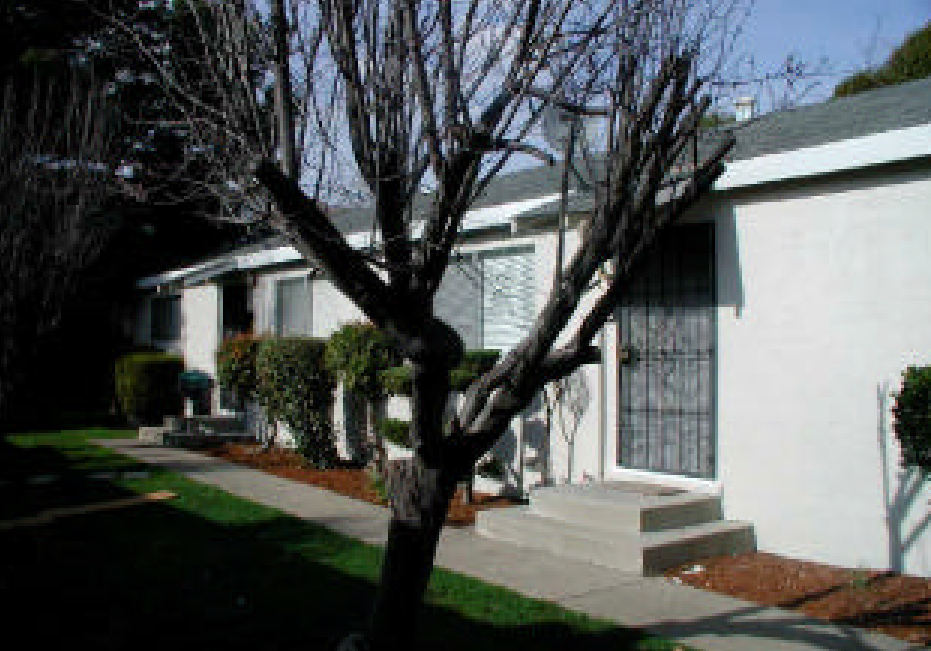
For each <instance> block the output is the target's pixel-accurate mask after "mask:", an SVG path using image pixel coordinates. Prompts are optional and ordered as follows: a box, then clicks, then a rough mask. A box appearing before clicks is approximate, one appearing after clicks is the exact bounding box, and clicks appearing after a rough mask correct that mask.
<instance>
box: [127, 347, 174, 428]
mask: <svg viewBox="0 0 931 651" xmlns="http://www.w3.org/2000/svg"><path fill="white" fill-rule="evenodd" d="M182 371H184V360H183V359H182V358H181V357H179V356H177V355H171V354H168V353H163V352H136V353H129V354H127V355H123V356H122V357H120V358H119V359H117V360H116V364H115V366H114V384H115V391H116V399H117V402H118V403H119V405H120V409H121V410H122V412H123V414H124V415H125V416H126V418H127V419H128V420H129V421H130V422H131V423H134V424H139V425H153V424H157V423H159V422H161V420H162V419H163V418H164V417H165V416H169V415H178V414H180V413H181V407H182V396H181V391H180V389H179V386H178V377H179V376H180V375H181V372H182Z"/></svg>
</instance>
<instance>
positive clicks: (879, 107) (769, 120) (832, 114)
mask: <svg viewBox="0 0 931 651" xmlns="http://www.w3.org/2000/svg"><path fill="white" fill-rule="evenodd" d="M929 123H931V77H929V78H927V79H920V80H918V81H912V82H908V83H905V84H900V85H898V86H888V87H886V88H880V89H877V90H874V91H870V92H866V93H861V94H859V95H853V96H851V97H842V98H839V99H832V100H828V101H827V102H824V103H822V104H814V105H811V106H804V107H801V108H797V109H792V110H786V111H780V112H778V113H770V114H768V115H764V116H762V117H760V118H758V119H756V120H752V121H750V122H747V123H745V124H742V125H738V126H737V127H736V128H735V130H734V134H735V135H736V136H737V145H736V147H735V148H734V150H733V151H732V152H731V159H732V160H745V159H748V158H755V157H757V156H765V155H767V154H775V153H779V152H785V151H792V150H794V149H802V148H804V147H814V146H817V145H823V144H827V143H830V142H838V141H841V140H849V139H851V138H859V137H863V136H868V135H872V134H874V133H882V132H884V131H894V130H897V129H906V128H908V127H914V126H918V125H921V124H929Z"/></svg>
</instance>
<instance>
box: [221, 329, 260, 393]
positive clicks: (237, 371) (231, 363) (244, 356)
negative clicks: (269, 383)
mask: <svg viewBox="0 0 931 651" xmlns="http://www.w3.org/2000/svg"><path fill="white" fill-rule="evenodd" d="M259 342H260V340H259V339H258V338H256V337H254V336H252V335H238V336H236V337H233V338H231V339H227V340H226V341H224V342H223V343H221V344H220V346H219V348H217V353H216V359H217V384H219V385H220V386H221V387H222V388H224V389H227V390H229V391H232V392H233V395H234V396H235V397H236V400H237V401H243V400H249V399H251V398H254V397H255V396H256V393H257V391H258V386H259V385H258V373H257V372H256V366H255V361H256V354H257V353H258V349H259Z"/></svg>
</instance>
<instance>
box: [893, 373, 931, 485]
mask: <svg viewBox="0 0 931 651" xmlns="http://www.w3.org/2000/svg"><path fill="white" fill-rule="evenodd" d="M892 413H893V415H894V416H895V422H894V424H893V429H894V430H895V435H896V438H897V439H898V440H899V444H900V446H901V448H902V463H903V465H906V466H918V467H919V468H921V469H922V470H924V471H925V472H928V471H931V366H923V367H918V366H909V367H908V368H907V369H905V373H903V375H902V388H901V390H900V391H899V393H898V394H897V395H896V396H895V405H894V406H893V408H892Z"/></svg>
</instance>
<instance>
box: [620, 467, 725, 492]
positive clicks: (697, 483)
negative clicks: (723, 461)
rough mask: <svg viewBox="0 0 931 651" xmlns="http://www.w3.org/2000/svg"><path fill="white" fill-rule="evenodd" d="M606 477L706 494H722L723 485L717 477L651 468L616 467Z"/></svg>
mask: <svg viewBox="0 0 931 651" xmlns="http://www.w3.org/2000/svg"><path fill="white" fill-rule="evenodd" d="M605 479H606V480H607V481H632V482H638V483H643V484H654V485H656V486H662V487H664V488H679V489H681V490H685V491H689V492H693V493H704V494H706V495H721V493H722V491H723V486H722V484H721V482H720V480H717V479H697V478H694V477H683V476H682V475H668V474H665V473H661V472H651V471H649V470H633V469H631V468H619V467H615V468H614V469H613V470H611V471H609V472H608V473H607V474H606V476H605Z"/></svg>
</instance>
